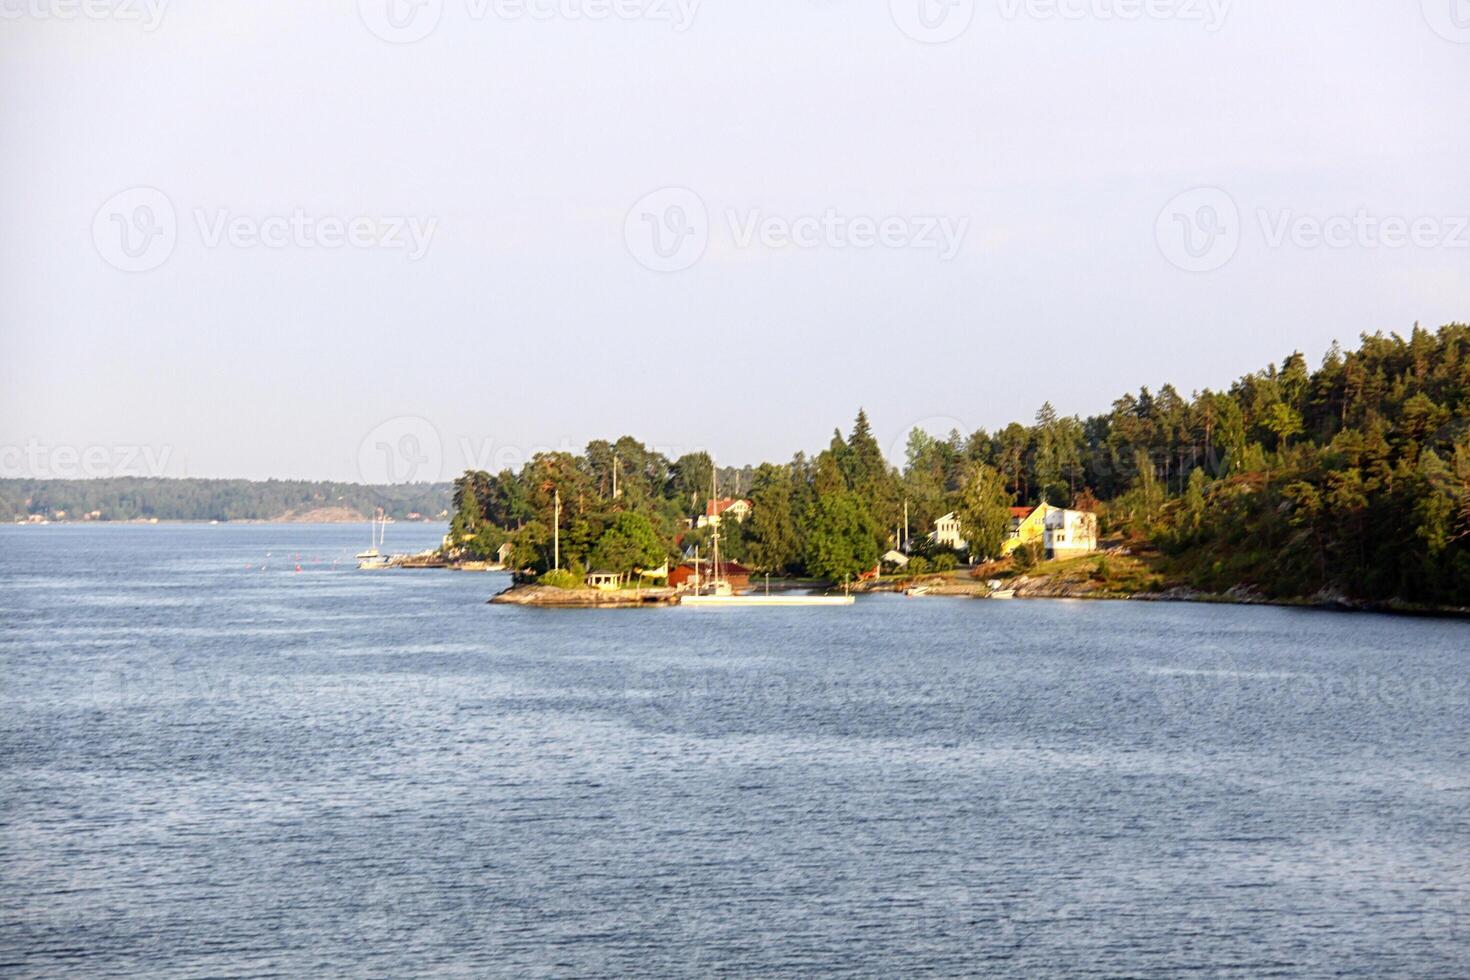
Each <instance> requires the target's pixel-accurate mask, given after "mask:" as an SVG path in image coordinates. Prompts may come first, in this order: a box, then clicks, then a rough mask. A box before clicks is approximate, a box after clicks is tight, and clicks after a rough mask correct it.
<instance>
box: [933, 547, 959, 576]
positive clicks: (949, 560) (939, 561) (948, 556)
mask: <svg viewBox="0 0 1470 980" xmlns="http://www.w3.org/2000/svg"><path fill="white" fill-rule="evenodd" d="M959 563H960V560H959V559H958V558H957V557H955V553H954V552H952V551H945V552H941V553H940V554H937V555H935V556H934V570H935V571H936V572H952V571H954V570H955V567H956V566H957V565H959Z"/></svg>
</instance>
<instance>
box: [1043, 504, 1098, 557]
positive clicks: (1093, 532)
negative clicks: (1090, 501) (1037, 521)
mask: <svg viewBox="0 0 1470 980" xmlns="http://www.w3.org/2000/svg"><path fill="white" fill-rule="evenodd" d="M1096 550H1097V515H1096V514H1092V513H1089V512H1087V511H1085V510H1060V509H1057V510H1051V511H1048V512H1047V515H1046V557H1048V558H1073V557H1075V556H1077V555H1085V554H1087V553H1089V552H1092V551H1096Z"/></svg>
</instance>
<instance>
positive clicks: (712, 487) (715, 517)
mask: <svg viewBox="0 0 1470 980" xmlns="http://www.w3.org/2000/svg"><path fill="white" fill-rule="evenodd" d="M717 479H718V477H717V475H716V473H715V457H714V455H713V454H711V455H710V458H709V501H710V502H709V504H708V505H706V506H705V508H704V509H705V510H706V511H711V510H714V511H717V510H719V509H720V505H719V504H718V503H717V502H716V497H715V495H716V494H717V493H719V484H718V483H717V482H716V480H717ZM719 520H720V517H719V514H710V515H709V526H710V527H711V528H713V529H714V534H713V536H712V537H711V539H710V546H711V548H712V549H713V552H714V557H713V559H712V560H713V562H714V565H713V567H712V568H711V569H710V591H711V592H712V593H717V592H718V591H719V587H720V524H719Z"/></svg>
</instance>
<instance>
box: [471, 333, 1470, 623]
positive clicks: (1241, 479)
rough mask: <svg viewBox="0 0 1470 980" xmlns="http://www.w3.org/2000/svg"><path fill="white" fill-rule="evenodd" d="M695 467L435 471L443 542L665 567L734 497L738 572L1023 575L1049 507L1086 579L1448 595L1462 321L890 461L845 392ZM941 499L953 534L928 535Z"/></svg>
mask: <svg viewBox="0 0 1470 980" xmlns="http://www.w3.org/2000/svg"><path fill="white" fill-rule="evenodd" d="M712 469H713V462H712V460H711V458H710V457H709V455H707V454H705V453H692V454H688V455H685V456H682V457H680V458H678V459H674V460H670V459H667V458H665V457H664V456H662V455H660V454H658V453H655V452H651V451H649V450H648V448H647V447H646V446H645V445H644V444H643V443H641V442H639V441H637V440H636V439H633V438H632V437H628V436H624V437H623V438H620V439H618V440H616V441H615V442H608V441H596V442H593V443H591V444H589V445H588V446H587V448H586V450H585V452H583V453H582V454H581V455H574V454H571V453H546V454H542V455H539V456H537V457H535V458H534V459H532V460H531V461H530V462H529V463H527V464H526V465H525V466H524V467H523V468H522V469H521V470H520V472H511V471H509V470H507V471H504V472H501V473H498V474H491V473H486V472H468V473H466V474H464V475H463V476H462V477H460V478H459V479H457V480H456V481H455V482H454V489H453V517H452V520H451V527H450V536H449V538H448V543H449V546H448V548H447V551H448V556H447V557H449V558H451V559H480V560H495V559H496V557H497V556H504V557H508V559H509V560H510V561H511V562H512V563H513V564H514V566H515V567H516V568H517V569H520V570H522V571H523V573H524V575H526V576H527V577H534V576H540V577H541V578H542V579H543V580H550V581H554V582H558V583H561V584H564V585H577V584H579V583H580V581H581V577H582V576H583V574H584V572H587V571H590V570H593V569H600V570H611V571H613V572H618V573H623V572H631V571H632V570H635V569H649V568H654V567H657V566H661V565H662V566H664V567H665V568H667V567H668V566H667V564H666V562H668V561H669V559H675V560H679V559H680V557H681V556H686V555H688V554H689V553H691V552H692V551H693V549H695V548H701V549H704V553H706V554H707V553H708V545H709V538H710V535H711V533H712V531H713V526H712V525H713V523H714V522H711V521H710V520H709V517H711V516H715V517H717V516H718V515H719V514H720V513H722V512H723V511H724V509H725V508H727V507H729V506H730V505H731V503H732V501H734V500H739V501H742V502H743V504H742V507H741V510H742V515H741V519H739V520H728V519H727V520H723V521H720V522H719V531H720V538H721V541H720V547H721V552H722V554H723V555H724V556H725V557H726V558H728V559H730V560H733V561H738V562H740V563H741V564H742V565H743V566H745V567H747V568H748V569H750V570H752V571H754V572H757V573H761V572H765V573H770V574H773V575H778V576H809V577H813V578H820V579H826V580H829V581H844V580H850V579H855V578H857V577H859V576H861V575H863V574H864V573H865V572H868V570H870V569H872V568H874V567H875V566H877V565H879V563H880V559H881V558H882V556H883V555H884V554H885V553H887V552H889V551H891V550H894V549H906V550H907V551H908V552H909V556H910V562H911V564H912V563H913V561H914V560H915V559H917V560H918V561H919V562H922V564H923V566H927V567H928V568H931V569H944V568H952V567H954V566H955V565H956V564H957V563H959V562H960V561H961V560H970V561H976V562H980V563H982V564H981V565H980V567H979V568H977V569H976V570H975V573H974V574H976V575H996V574H1018V573H1021V572H1025V571H1028V570H1030V569H1031V568H1032V567H1033V566H1035V565H1036V564H1037V563H1038V562H1039V561H1040V556H1038V555H1037V554H1035V553H1034V551H1032V550H1031V549H1026V548H1023V549H1019V550H1017V551H1015V553H1014V554H1012V555H1010V556H1009V557H1006V558H1005V559H1004V560H1001V561H996V560H992V559H998V558H999V557H1000V556H1001V555H1002V552H1003V548H1002V544H1003V542H1004V541H1005V539H1006V536H1007V533H1008V531H1011V530H1012V518H1013V512H1012V510H1011V509H1012V508H1013V507H1028V506H1031V505H1035V504H1039V503H1048V504H1051V505H1054V506H1057V507H1063V508H1071V509H1074V510H1076V511H1080V512H1088V513H1093V514H1096V515H1097V519H1098V523H1099V526H1100V530H1101V533H1102V535H1103V537H1104V539H1105V540H1104V544H1105V545H1106V547H1105V548H1104V549H1103V551H1102V552H1101V553H1100V554H1099V555H1098V556H1097V557H1096V558H1093V559H1090V562H1092V563H1094V564H1090V565H1089V567H1088V574H1089V575H1090V576H1091V577H1093V578H1096V579H1100V580H1101V581H1103V582H1104V583H1105V584H1106V583H1107V582H1108V580H1109V579H1110V578H1111V577H1117V576H1120V575H1123V574H1126V575H1127V576H1128V577H1130V578H1132V579H1140V580H1141V581H1144V582H1145V583H1146V585H1147V586H1148V587H1150V588H1153V589H1155V590H1157V589H1162V588H1164V587H1166V586H1174V587H1181V588H1190V589H1195V590H1199V591H1200V592H1202V593H1207V594H1215V595H1221V594H1225V593H1227V592H1230V593H1231V594H1234V595H1245V596H1252V597H1261V598H1264V599H1273V600H1292V599H1310V598H1313V597H1324V596H1331V597H1340V598H1342V599H1345V600H1353V601H1367V602H1377V603H1388V604H1394V605H1402V606H1405V607H1417V608H1430V607H1433V608H1446V607H1463V606H1466V605H1470V327H1467V326H1465V325H1463V324H1454V325H1449V326H1445V327H1443V328H1441V329H1440V330H1438V331H1437V332H1436V331H1429V330H1424V329H1421V328H1419V327H1418V326H1417V325H1416V326H1415V327H1414V329H1413V330H1412V332H1411V333H1410V334H1409V336H1407V337H1403V336H1400V335H1398V334H1390V335H1387V336H1385V335H1383V334H1374V335H1371V336H1369V335H1365V336H1363V337H1362V338H1361V339H1360V343H1359V345H1358V348H1357V349H1356V350H1351V351H1345V350H1343V349H1341V348H1340V347H1339V346H1338V345H1336V344H1334V345H1333V347H1332V349H1331V350H1329V351H1327V353H1326V355H1325V357H1324V358H1323V359H1322V361H1321V363H1320V365H1319V366H1318V367H1317V368H1316V369H1315V370H1313V369H1312V368H1310V367H1309V365H1308V362H1307V359H1306V358H1305V357H1304V356H1303V355H1302V354H1301V353H1300V352H1293V353H1291V354H1290V355H1288V356H1287V357H1286V358H1285V359H1283V360H1282V361H1281V362H1280V363H1279V364H1273V365H1269V366H1267V367H1266V368H1265V369H1263V370H1261V371H1258V372H1256V373H1254V374H1250V375H1247V376H1245V377H1242V378H1240V379H1238V380H1237V381H1235V382H1234V383H1233V384H1231V385H1230V386H1229V387H1228V388H1226V389H1223V390H1219V391H1215V390H1205V391H1201V392H1197V393H1194V394H1192V395H1190V396H1188V397H1185V396H1183V395H1181V394H1180V392H1178V391H1177V390H1176V389H1175V388H1174V387H1173V386H1172V385H1168V384H1165V385H1163V386H1161V387H1160V388H1158V390H1157V391H1151V390H1149V389H1148V388H1144V389H1142V390H1140V391H1138V392H1136V393H1129V394H1124V395H1122V396H1121V397H1119V398H1118V399H1117V400H1116V401H1115V402H1114V403H1113V405H1112V407H1111V409H1110V410H1109V411H1108V412H1106V413H1104V414H1100V415H1095V416H1092V417H1089V418H1085V419H1084V418H1078V417H1068V416H1062V415H1059V414H1058V413H1057V412H1056V411H1055V410H1054V409H1053V408H1052V406H1051V405H1050V403H1047V404H1043V405H1042V406H1041V408H1040V410H1039V411H1038V412H1037V413H1036V416H1035V418H1034V420H1033V421H1032V422H1031V423H1030V424H1025V423H1021V422H1013V423H1011V424H1010V425H1007V426H1006V427H1005V428H1003V429H1000V430H999V431H996V432H988V431H985V430H980V431H976V432H970V433H963V432H949V433H928V432H923V431H920V430H915V431H914V432H912V433H911V435H910V436H909V439H908V444H907V452H906V456H905V459H903V460H901V461H889V460H886V459H884V457H883V454H882V452H881V450H880V448H879V445H878V442H877V440H876V439H875V438H874V436H873V433H872V429H871V426H870V424H869V421H868V419H867V417H866V415H865V414H864V413H862V412H861V411H859V413H858V415H857V418H856V420H855V421H854V423H853V424H852V426H851V428H850V430H849V431H848V432H847V434H846V435H843V434H842V433H841V432H840V431H838V432H834V433H833V436H832V440H831V443H830V444H829V445H828V446H827V447H826V448H825V449H823V450H822V451H820V452H818V453H817V454H816V455H814V456H807V455H805V454H803V453H798V454H797V455H796V456H795V457H794V458H792V459H791V460H790V461H787V462H784V463H763V464H761V465H759V466H755V467H745V468H743V469H740V470H735V469H723V470H721V471H719V473H718V474H716V477H717V479H716V481H715V482H716V483H717V489H716V491H715V493H716V494H718V497H716V498H715V499H713V500H712V499H711V485H712V479H711V477H712ZM727 498H728V499H727ZM944 515H954V516H955V517H957V518H958V519H959V521H960V523H961V525H962V527H963V529H964V536H965V539H966V545H967V548H966V551H967V554H956V553H955V552H954V551H953V550H952V549H950V548H948V547H946V546H944V545H943V544H941V543H939V541H933V540H931V539H930V535H929V534H928V532H929V531H930V530H931V528H933V527H934V524H935V522H936V521H937V520H938V519H939V518H941V517H942V516H944ZM702 516H703V517H704V519H703V520H701V517H702ZM505 545H509V547H508V548H503V547H502V546H505ZM553 564H557V565H559V566H560V569H559V570H558V571H552V566H553ZM916 567H917V566H916ZM912 570H913V569H912V568H911V571H912ZM1120 570H1121V571H1120ZM1137 587H1139V586H1138V585H1137V583H1132V584H1130V585H1129V588H1137Z"/></svg>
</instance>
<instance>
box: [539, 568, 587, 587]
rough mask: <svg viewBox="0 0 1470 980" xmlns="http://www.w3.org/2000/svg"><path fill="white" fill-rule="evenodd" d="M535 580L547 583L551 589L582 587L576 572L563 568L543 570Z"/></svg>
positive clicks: (543, 583)
mask: <svg viewBox="0 0 1470 980" xmlns="http://www.w3.org/2000/svg"><path fill="white" fill-rule="evenodd" d="M536 581H538V582H540V583H541V584H542V585H549V586H551V587H552V588H553V589H578V588H581V587H582V579H581V577H580V576H578V575H577V573H576V572H573V571H570V570H569V569H565V568H557V569H553V570H551V571H549V572H543V573H542V575H541V577H540V578H539V579H537V580H536Z"/></svg>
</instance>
